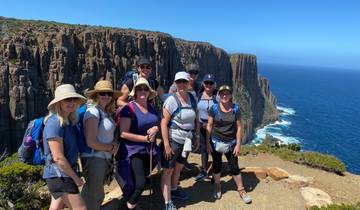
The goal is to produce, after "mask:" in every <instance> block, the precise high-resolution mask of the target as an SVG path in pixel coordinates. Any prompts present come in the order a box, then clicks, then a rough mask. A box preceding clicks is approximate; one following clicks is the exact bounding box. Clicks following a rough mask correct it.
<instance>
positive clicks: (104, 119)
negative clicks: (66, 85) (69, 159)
mask: <svg viewBox="0 0 360 210" xmlns="http://www.w3.org/2000/svg"><path fill="white" fill-rule="evenodd" d="M120 95H121V93H120V92H119V91H115V90H113V87H112V84H111V82H110V81H107V80H100V81H98V82H97V83H96V85H95V88H94V90H90V91H87V92H86V96H87V98H88V103H87V109H86V112H85V114H84V119H83V124H84V133H85V138H86V144H87V146H88V147H89V149H88V150H87V151H85V152H83V153H81V163H82V166H83V175H84V178H85V181H86V183H85V185H84V187H83V189H82V191H81V196H82V197H83V198H84V200H85V203H86V206H87V207H88V209H97V210H98V209H100V207H101V203H102V201H103V199H104V197H105V192H104V183H105V181H106V179H107V178H108V174H110V173H111V166H112V165H111V164H112V163H111V161H112V155H114V154H116V153H117V151H118V143H117V142H116V141H115V140H114V131H115V122H114V120H113V119H112V114H113V113H114V110H115V103H114V101H115V99H117V98H118V97H119V96H120Z"/></svg>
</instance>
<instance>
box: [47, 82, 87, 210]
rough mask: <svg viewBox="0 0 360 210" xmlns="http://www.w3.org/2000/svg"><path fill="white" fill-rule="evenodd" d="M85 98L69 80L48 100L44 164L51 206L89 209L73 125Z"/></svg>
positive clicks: (55, 207) (53, 207) (51, 207)
mask: <svg viewBox="0 0 360 210" xmlns="http://www.w3.org/2000/svg"><path fill="white" fill-rule="evenodd" d="M85 101H86V99H85V98H84V97H83V96H81V95H79V94H77V93H76V92H75V89H74V87H73V86H72V85H70V84H64V85H60V86H59V87H57V88H56V90H55V98H54V99H53V100H52V101H51V102H50V103H49V105H48V110H49V114H48V115H47V116H46V117H45V120H44V123H45V127H44V132H43V140H44V153H45V157H46V159H45V167H44V174H43V178H44V179H45V180H46V184H47V186H48V188H49V191H50V193H51V203H50V209H62V208H64V205H66V206H67V207H69V208H70V209H82V210H83V209H86V206H85V203H84V201H83V199H82V198H81V196H80V194H79V189H78V187H80V186H82V185H83V184H84V181H83V180H82V179H81V178H80V177H79V175H78V174H77V171H76V168H77V159H78V147H77V142H76V133H75V130H74V127H73V126H74V125H75V124H76V123H77V115H76V109H77V108H78V107H79V106H80V104H82V103H84V102H85Z"/></svg>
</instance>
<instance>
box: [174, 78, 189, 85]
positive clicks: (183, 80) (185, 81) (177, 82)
mask: <svg viewBox="0 0 360 210" xmlns="http://www.w3.org/2000/svg"><path fill="white" fill-rule="evenodd" d="M188 82H189V81H187V80H186V79H179V80H176V81H175V83H176V84H180V83H188Z"/></svg>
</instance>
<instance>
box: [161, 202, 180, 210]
mask: <svg viewBox="0 0 360 210" xmlns="http://www.w3.org/2000/svg"><path fill="white" fill-rule="evenodd" d="M164 210H177V208H176V206H175V205H174V203H173V202H172V201H170V202H169V203H167V204H165V208H164Z"/></svg>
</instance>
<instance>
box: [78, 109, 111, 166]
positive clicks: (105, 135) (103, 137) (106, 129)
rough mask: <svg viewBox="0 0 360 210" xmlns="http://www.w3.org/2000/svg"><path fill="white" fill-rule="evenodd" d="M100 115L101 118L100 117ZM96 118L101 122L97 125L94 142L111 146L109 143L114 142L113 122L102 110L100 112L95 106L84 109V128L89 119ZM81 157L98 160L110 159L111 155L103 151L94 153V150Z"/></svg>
mask: <svg viewBox="0 0 360 210" xmlns="http://www.w3.org/2000/svg"><path fill="white" fill-rule="evenodd" d="M100 115H101V117H100ZM93 117H95V118H97V119H101V121H100V122H99V124H98V130H97V134H96V140H97V141H98V142H101V143H104V144H111V142H112V141H113V140H114V132H115V122H114V120H113V119H112V117H111V116H108V115H107V114H106V113H105V112H104V111H103V110H101V109H100V108H99V107H95V106H88V108H87V109H86V112H85V114H84V119H83V123H84V126H85V125H86V124H85V121H86V120H87V119H89V118H93ZM81 156H82V157H99V158H105V159H110V158H111V154H110V152H105V151H96V150H94V151H93V152H92V153H91V154H89V153H83V154H81Z"/></svg>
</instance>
